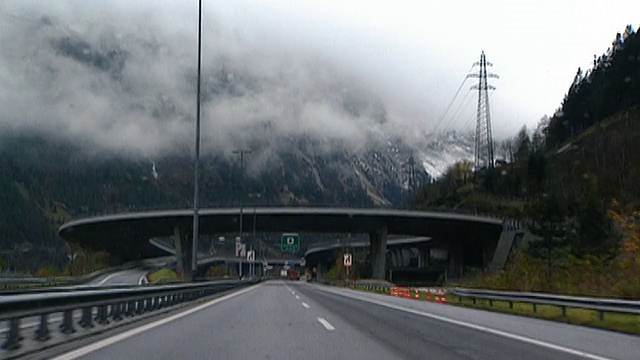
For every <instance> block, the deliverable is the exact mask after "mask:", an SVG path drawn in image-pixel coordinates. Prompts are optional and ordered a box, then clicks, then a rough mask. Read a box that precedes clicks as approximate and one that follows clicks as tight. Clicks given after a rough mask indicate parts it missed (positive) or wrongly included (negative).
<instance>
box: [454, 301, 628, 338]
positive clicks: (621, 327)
mask: <svg viewBox="0 0 640 360" xmlns="http://www.w3.org/2000/svg"><path fill="white" fill-rule="evenodd" d="M447 304H449V305H454V306H463V307H468V308H473V309H481V310H488V311H495V312H502V313H507V314H514V315H520V316H528V317H534V318H539V319H546V320H552V321H558V322H564V323H569V324H576V325H584V326H590V327H596V328H601V329H607V330H614V331H620V332H625V333H629V334H635V335H640V316H638V315H633V314H621V313H614V312H605V313H604V319H603V320H600V317H599V314H598V312H597V311H595V310H586V309H576V308H567V313H566V316H563V315H562V309H561V308H560V307H558V306H552V305H537V306H536V311H535V312H534V308H533V304H528V303H518V302H514V303H513V308H510V307H509V302H507V301H495V300H494V301H493V302H492V304H490V303H489V300H481V299H476V303H475V304H474V303H473V301H472V299H471V298H464V297H463V298H462V302H459V300H458V297H457V296H453V295H447Z"/></svg>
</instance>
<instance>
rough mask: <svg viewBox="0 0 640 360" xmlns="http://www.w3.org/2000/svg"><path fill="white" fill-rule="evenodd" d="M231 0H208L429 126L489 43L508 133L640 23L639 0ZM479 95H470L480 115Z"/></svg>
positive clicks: (545, 110) (500, 122)
mask: <svg viewBox="0 0 640 360" xmlns="http://www.w3.org/2000/svg"><path fill="white" fill-rule="evenodd" d="M221 3H222V2H207V1H205V4H207V5H206V6H207V8H208V9H213V11H214V12H215V13H218V14H225V17H227V21H228V22H230V23H231V22H235V23H236V24H242V27H244V28H245V29H246V30H247V31H251V32H254V31H256V30H257V32H256V33H254V34H255V35H254V36H255V37H256V39H258V38H264V37H268V38H270V39H272V40H273V41H275V42H282V43H286V44H290V46H294V47H302V48H308V49H309V51H314V52H321V53H323V54H325V55H327V56H330V57H331V58H332V59H335V61H336V62H338V63H345V64H349V65H351V66H353V68H354V69H355V70H357V71H360V72H361V73H362V74H363V75H365V76H367V77H369V78H371V81H373V82H375V83H376V84H378V85H380V89H381V91H384V92H385V95H386V96H385V98H386V97H393V98H394V100H398V101H399V102H400V104H402V105H405V106H406V107H408V109H407V112H408V113H409V114H410V115H411V116H420V115H421V114H422V116H424V117H425V120H426V123H427V129H429V124H432V123H433V122H437V121H434V120H438V119H439V117H440V115H441V114H442V113H444V111H445V109H446V105H448V103H449V102H450V100H451V99H452V98H453V95H454V94H455V92H456V90H457V88H458V86H459V84H460V83H461V82H462V80H463V78H464V76H465V75H466V74H467V72H468V71H469V69H470V66H471V65H472V64H473V62H475V61H477V60H478V58H479V55H480V52H481V51H482V50H484V51H485V53H486V55H487V59H488V60H489V61H490V62H492V63H493V64H494V67H493V69H492V71H493V72H495V73H496V74H498V75H499V76H500V79H499V80H495V81H493V82H492V83H494V84H495V86H496V87H497V90H496V91H495V93H494V95H492V99H491V100H492V101H491V107H492V110H493V121H494V128H495V130H494V131H495V133H496V134H497V135H499V136H504V135H511V134H513V133H514V132H515V131H517V129H518V128H519V127H520V126H521V125H523V124H527V125H530V126H534V125H535V124H536V123H537V121H538V120H539V119H540V118H541V117H542V116H543V115H544V114H549V115H551V114H552V113H553V112H554V111H555V109H556V108H557V107H558V106H559V105H560V102H561V101H562V98H563V96H564V94H565V93H566V91H567V89H568V87H569V85H570V83H571V81H572V79H573V76H574V74H575V72H576V70H577V68H578V66H582V67H583V69H584V68H588V67H589V66H590V64H591V61H592V58H593V55H594V54H598V55H600V54H602V53H604V51H605V50H606V49H607V47H609V46H610V44H611V42H612V41H613V39H614V37H615V34H616V32H622V31H623V30H624V27H625V26H626V25H627V24H632V25H633V26H634V28H637V26H638V25H639V24H640V1H636V0H614V1H597V0H596V1H594V0H517V1H513V0H485V1H455V0H454V1H408V0H393V1H376V0H362V1H360V0H350V1H342V0H322V1H312V0H299V1H259V2H252V1H233V2H232V3H234V6H228V5H226V6H222V7H220V8H218V9H214V8H215V5H217V4H221ZM256 3H259V5H257V4H256ZM209 11H211V10H209ZM467 85H471V80H469V81H468V82H467ZM467 89H468V86H465V87H464V89H463V91H467ZM463 94H464V92H463V93H461V94H460V97H459V98H458V100H457V101H461V100H462V99H463ZM474 95H475V94H474ZM475 100H476V99H475V98H474V99H467V101H471V102H472V104H471V106H469V105H467V107H471V116H472V117H473V114H472V111H473V108H475ZM453 108H454V110H455V108H456V106H455V104H454V106H453ZM452 115H453V114H452ZM434 117H435V119H434ZM467 119H468V116H467V117H465V118H464V119H459V120H458V124H459V126H464V124H468V120H467ZM447 120H448V116H447V117H445V122H446V121H447ZM444 127H445V126H443V125H441V126H440V128H444Z"/></svg>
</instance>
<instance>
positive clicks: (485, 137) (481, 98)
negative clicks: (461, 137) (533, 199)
mask: <svg viewBox="0 0 640 360" xmlns="http://www.w3.org/2000/svg"><path fill="white" fill-rule="evenodd" d="M474 66H478V67H479V69H478V73H471V74H468V75H467V77H473V78H478V85H474V86H472V87H471V89H472V90H478V110H477V113H476V143H475V167H476V170H478V169H481V168H483V167H488V168H492V167H493V165H494V164H493V161H494V154H493V134H492V129H491V111H490V109H489V94H488V91H489V90H490V89H491V90H493V89H495V87H494V86H492V85H489V84H488V81H487V79H488V78H498V75H496V74H493V73H489V72H487V66H493V64H491V63H490V62H488V61H487V58H486V57H485V55H484V51H483V52H482V53H481V54H480V61H478V62H476V63H475V64H474Z"/></svg>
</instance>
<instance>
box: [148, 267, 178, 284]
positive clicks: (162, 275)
mask: <svg viewBox="0 0 640 360" xmlns="http://www.w3.org/2000/svg"><path fill="white" fill-rule="evenodd" d="M147 280H149V283H151V284H153V283H165V282H174V281H179V280H180V279H179V278H178V274H176V273H175V272H173V271H172V270H171V269H167V268H164V269H160V270H158V271H156V272H153V273H151V274H149V275H148V276H147Z"/></svg>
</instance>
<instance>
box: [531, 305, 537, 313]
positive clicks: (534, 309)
mask: <svg viewBox="0 0 640 360" xmlns="http://www.w3.org/2000/svg"><path fill="white" fill-rule="evenodd" d="M532 305H533V313H534V314H536V313H537V312H538V304H536V303H533V304H532Z"/></svg>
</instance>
